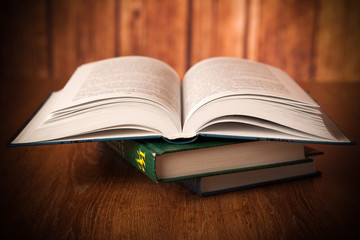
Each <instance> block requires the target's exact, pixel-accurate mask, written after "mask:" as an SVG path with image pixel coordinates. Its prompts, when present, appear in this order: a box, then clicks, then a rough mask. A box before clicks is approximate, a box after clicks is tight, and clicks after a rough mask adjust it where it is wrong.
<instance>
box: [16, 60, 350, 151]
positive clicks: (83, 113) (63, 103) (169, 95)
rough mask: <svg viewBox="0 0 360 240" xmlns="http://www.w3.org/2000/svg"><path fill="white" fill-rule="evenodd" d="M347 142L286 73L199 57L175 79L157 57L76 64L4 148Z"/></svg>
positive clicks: (259, 65) (246, 61)
mask: <svg viewBox="0 0 360 240" xmlns="http://www.w3.org/2000/svg"><path fill="white" fill-rule="evenodd" d="M199 135H201V136H207V137H224V138H240V139H250V140H282V141H295V142H313V143H314V142H315V143H332V144H349V143H351V140H349V139H348V138H347V137H346V136H345V135H344V133H343V132H342V131H341V130H340V129H339V128H338V127H337V126H336V124H335V123H334V122H333V121H332V120H331V119H330V118H329V117H328V116H327V115H326V114H325V113H324V112H323V111H322V109H321V107H320V106H319V105H318V104H317V103H316V102H315V101H314V100H313V99H312V98H311V97H309V95H308V94H307V93H306V92H305V91H304V90H303V89H302V88H301V87H300V86H299V85H298V84H297V83H296V82H295V81H294V80H293V79H291V78H290V77H289V76H288V75H287V74H286V73H284V72H283V71H281V70H280V69H278V68H275V67H272V66H269V65H266V64H262V63H257V62H253V61H249V60H245V59H239V58H229V57H216V58H210V59H206V60H203V61H201V62H199V63H197V64H195V65H194V66H192V67H191V68H190V69H189V71H188V72H187V73H186V74H185V76H184V78H183V80H182V81H181V80H180V78H179V77H178V75H177V74H176V72H175V71H174V69H172V68H171V67H170V66H169V65H167V64H166V63H164V62H161V61H159V60H156V59H153V58H149V57H141V56H125V57H117V58H111V59H106V60H102V61H97V62H93V63H88V64H85V65H82V66H80V67H79V68H78V69H77V70H76V71H75V73H74V74H73V76H72V77H71V78H70V80H69V81H68V83H67V84H66V85H65V87H64V88H63V89H62V90H60V91H58V92H53V93H52V94H51V95H50V96H49V98H48V99H47V100H46V102H45V103H44V104H43V105H42V106H41V107H40V109H39V110H38V111H37V112H36V113H35V114H34V116H33V117H32V118H31V120H30V121H29V122H28V123H27V124H26V125H25V127H24V128H23V129H22V130H21V131H20V132H19V134H17V135H16V137H14V138H13V139H12V140H11V142H10V144H9V145H37V144H54V143H67V142H77V141H104V140H119V139H134V138H137V139H144V138H158V137H162V138H164V139H167V140H170V141H176V140H179V139H180V140H182V139H193V138H196V136H199Z"/></svg>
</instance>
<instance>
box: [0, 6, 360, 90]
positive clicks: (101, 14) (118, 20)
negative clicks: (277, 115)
mask: <svg viewBox="0 0 360 240" xmlns="http://www.w3.org/2000/svg"><path fill="white" fill-rule="evenodd" d="M359 6H360V4H358V3H357V1H353V0H346V1H338V0H331V1H320V0H318V1H311V0H306V1H295V0H291V1H286V2H284V1H279V0H266V1H265V0H252V1H249V0H228V1H219V0H197V1H191V0H176V1H164V0H161V1H154V0H134V1H131V0H104V1H95V0H90V1H86V0H76V1H70V0H64V1H54V0H41V1H37V0H29V1H23V0H14V1H11V2H6V3H2V5H1V13H2V14H1V29H0V32H1V33H2V36H4V37H2V38H1V39H0V45H1V64H0V66H1V71H0V74H1V75H2V76H5V77H12V78H13V79H17V80H16V81H18V82H19V84H21V81H22V80H21V79H24V78H26V79H29V78H32V79H33V80H32V81H35V82H34V84H37V83H36V79H46V78H47V79H48V80H50V79H51V80H52V81H53V89H54V90H55V89H59V88H61V87H62V86H63V85H64V84H65V83H66V81H67V80H68V79H69V77H70V76H71V74H72V73H73V72H74V70H75V69H76V67H78V66H79V65H81V64H83V63H86V62H90V61H95V60H100V59H104V58H110V57H114V56H121V55H146V56H150V57H155V58H159V59H160V60H163V61H165V62H167V63H169V64H170V65H171V66H172V67H174V68H175V70H176V71H177V72H178V73H179V75H180V77H182V76H183V75H184V73H185V71H186V70H187V69H188V68H189V67H190V66H191V65H193V64H195V63H196V62H198V61H200V60H202V59H204V58H208V57H213V56H233V57H243V58H248V59H251V60H256V61H261V62H265V63H269V64H272V65H275V66H277V67H280V68H282V69H283V70H284V71H285V72H288V73H289V74H290V75H291V76H292V77H293V78H295V79H296V80H297V81H299V82H300V81H358V76H359V71H360V70H359V69H360V68H359V66H360V49H359V48H358V46H357V45H358V42H359V40H360V33H359V31H358V30H357V28H358V25H359V24H360V15H359V14H358V12H359ZM2 84H6V83H2Z"/></svg>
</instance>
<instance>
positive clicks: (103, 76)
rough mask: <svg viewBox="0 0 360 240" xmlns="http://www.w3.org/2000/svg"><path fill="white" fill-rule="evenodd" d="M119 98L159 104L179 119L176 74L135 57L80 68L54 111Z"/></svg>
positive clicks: (157, 62) (158, 64) (158, 63)
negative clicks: (144, 100) (145, 100)
mask: <svg viewBox="0 0 360 240" xmlns="http://www.w3.org/2000/svg"><path fill="white" fill-rule="evenodd" d="M122 97H126V98H142V99H147V100H150V101H152V102H154V104H156V103H160V104H161V105H163V106H165V107H166V108H167V109H169V110H170V111H171V112H173V113H174V114H176V116H177V117H178V119H180V115H181V101H180V98H181V96H180V80H179V77H178V76H177V74H176V72H175V71H174V70H173V69H172V68H171V67H170V66H168V65H167V64H165V63H163V62H161V61H159V60H156V59H152V58H148V57H137V56H128V57H118V58H112V59H107V60H102V61H98V62H94V63H89V64H85V65H82V66H80V67H79V68H78V69H77V70H76V72H75V73H74V75H73V76H72V77H71V79H70V80H69V82H68V83H67V84H66V86H65V87H64V89H63V90H62V96H61V98H60V100H59V101H58V102H57V104H56V106H55V111H58V110H62V109H66V108H69V107H73V106H79V105H81V104H86V103H91V102H94V101H99V100H105V99H112V98H122Z"/></svg>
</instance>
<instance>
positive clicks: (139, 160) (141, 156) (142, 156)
mask: <svg viewBox="0 0 360 240" xmlns="http://www.w3.org/2000/svg"><path fill="white" fill-rule="evenodd" d="M137 154H138V156H139V157H138V158H135V160H136V162H137V164H138V167H139V169H140V170H141V171H143V172H145V169H146V165H145V153H144V152H142V151H141V148H140V149H139V150H138V151H137Z"/></svg>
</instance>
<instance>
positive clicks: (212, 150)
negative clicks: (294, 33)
mask: <svg viewBox="0 0 360 240" xmlns="http://www.w3.org/2000/svg"><path fill="white" fill-rule="evenodd" d="M107 144H108V145H109V146H110V147H112V148H113V149H114V150H115V151H116V152H118V153H119V155H120V156H121V157H122V158H123V159H125V160H127V161H128V162H129V163H131V164H132V165H133V166H135V167H136V168H137V169H139V170H140V171H141V172H143V173H144V174H146V175H147V176H148V177H149V178H151V179H152V180H153V181H155V182H162V181H165V182H171V181H179V180H184V179H190V178H195V177H202V176H211V175H219V174H225V173H233V172H238V171H243V169H247V168H253V167H258V166H268V167H271V166H278V165H283V164H285V163H288V162H294V161H299V160H303V159H305V154H304V145H303V144H302V143H289V142H276V141H239V140H224V139H220V140H219V139H214V138H201V139H199V140H197V141H196V142H194V143H189V144H173V143H168V142H166V141H164V140H162V139H148V140H122V141H109V142H107Z"/></svg>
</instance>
